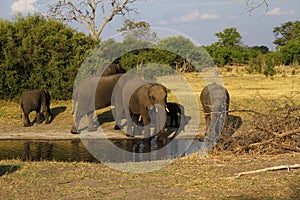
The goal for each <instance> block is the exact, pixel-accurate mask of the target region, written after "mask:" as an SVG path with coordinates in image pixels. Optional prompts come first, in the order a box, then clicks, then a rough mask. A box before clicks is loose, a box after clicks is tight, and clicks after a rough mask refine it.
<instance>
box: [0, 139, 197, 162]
mask: <svg viewBox="0 0 300 200" xmlns="http://www.w3.org/2000/svg"><path fill="white" fill-rule="evenodd" d="M200 145H201V143H200V142H199V140H197V139H174V140H172V141H171V142H169V143H167V144H165V145H163V146H162V145H161V144H160V143H158V142H157V141H156V140H152V141H151V142H148V141H143V140H142V139H113V140H112V139H111V140H106V139H86V140H80V139H73V140H69V139H66V140H0V160H4V159H20V160H22V161H46V160H47V161H65V162H81V161H84V162H102V161H103V162H141V161H154V160H164V159H173V158H177V157H182V156H185V155H188V154H191V153H193V152H195V151H197V150H198V149H199V147H200ZM93 148H94V150H93V152H97V154H98V155H97V156H96V157H97V158H98V159H96V158H95V157H94V154H93V155H92V154H91V153H90V152H89V151H88V150H87V149H93ZM116 149H122V150H125V151H123V152H131V153H130V156H128V154H126V156H125V154H122V153H120V151H118V150H116ZM121 152H122V151H121ZM99 157H100V158H101V160H99Z"/></svg>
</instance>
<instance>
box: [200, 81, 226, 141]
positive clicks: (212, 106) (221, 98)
mask: <svg viewBox="0 0 300 200" xmlns="http://www.w3.org/2000/svg"><path fill="white" fill-rule="evenodd" d="M200 101H201V104H202V106H203V111H204V115H205V121H206V136H207V137H208V138H209V139H211V140H215V139H216V138H217V137H218V136H219V135H220V134H221V133H222V131H223V126H224V124H225V122H226V118H227V115H228V109H229V101H230V96H229V93H228V91H227V89H226V88H224V87H223V86H221V85H218V84H216V83H212V84H209V85H207V86H206V87H204V88H203V90H202V91H201V94H200Z"/></svg>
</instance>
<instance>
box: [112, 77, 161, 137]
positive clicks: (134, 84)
mask: <svg viewBox="0 0 300 200" xmlns="http://www.w3.org/2000/svg"><path fill="white" fill-rule="evenodd" d="M113 96H114V102H115V107H116V117H115V119H116V126H115V128H117V127H122V126H121V124H120V123H121V118H122V116H123V114H124V113H125V116H126V120H127V133H126V135H127V136H135V134H136V131H137V126H138V124H139V118H140V117H141V120H142V122H143V124H144V138H145V139H147V140H151V138H152V137H154V136H155V135H156V136H157V140H158V141H164V142H165V141H166V132H165V121H166V106H167V102H166V100H167V89H166V88H165V87H164V86H163V85H161V84H158V83H153V82H148V81H146V80H143V79H141V78H140V77H139V76H137V75H134V74H128V75H126V76H123V77H122V78H121V79H120V81H119V83H118V85H117V86H116V90H115V91H114V95H113ZM150 112H152V113H154V115H153V116H154V117H155V119H152V121H155V125H156V132H155V133H154V135H153V136H150V122H151V118H153V117H152V115H150Z"/></svg>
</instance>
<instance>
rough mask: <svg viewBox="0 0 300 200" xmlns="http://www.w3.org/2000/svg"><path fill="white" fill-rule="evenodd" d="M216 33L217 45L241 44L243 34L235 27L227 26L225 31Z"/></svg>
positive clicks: (231, 45) (232, 45) (230, 45)
mask: <svg viewBox="0 0 300 200" xmlns="http://www.w3.org/2000/svg"><path fill="white" fill-rule="evenodd" d="M215 35H216V37H217V38H218V42H217V45H219V46H224V47H229V48H230V47H234V46H237V45H239V44H240V42H241V39H242V36H241V35H240V33H239V32H238V31H237V29H236V28H234V27H231V28H226V29H224V30H223V32H218V33H216V34H215Z"/></svg>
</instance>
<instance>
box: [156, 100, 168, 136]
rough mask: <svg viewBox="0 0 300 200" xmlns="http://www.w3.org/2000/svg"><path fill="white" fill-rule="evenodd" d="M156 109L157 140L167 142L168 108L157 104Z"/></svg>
mask: <svg viewBox="0 0 300 200" xmlns="http://www.w3.org/2000/svg"><path fill="white" fill-rule="evenodd" d="M154 107H155V119H156V133H157V140H158V141H165V140H166V131H165V123H166V108H165V107H163V106H162V105H160V104H156V105H155V106H154Z"/></svg>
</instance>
